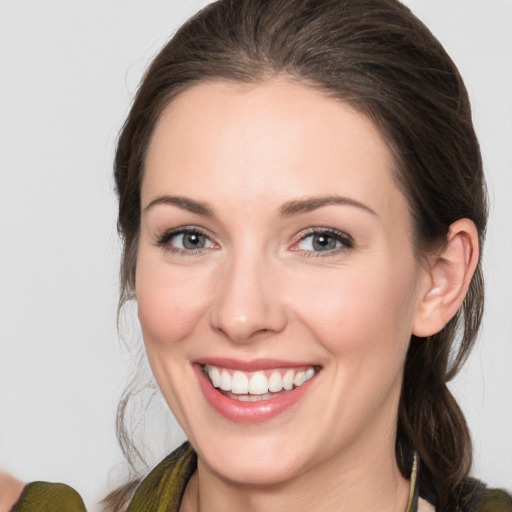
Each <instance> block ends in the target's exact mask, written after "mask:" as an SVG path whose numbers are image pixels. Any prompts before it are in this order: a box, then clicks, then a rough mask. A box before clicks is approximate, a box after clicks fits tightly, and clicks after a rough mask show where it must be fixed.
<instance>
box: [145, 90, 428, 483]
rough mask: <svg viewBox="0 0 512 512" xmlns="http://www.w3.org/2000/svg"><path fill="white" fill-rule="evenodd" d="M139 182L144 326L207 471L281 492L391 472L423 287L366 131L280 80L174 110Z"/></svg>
mask: <svg viewBox="0 0 512 512" xmlns="http://www.w3.org/2000/svg"><path fill="white" fill-rule="evenodd" d="M146 164H147V165H146V170H145V175H144V179H143V184H142V220H141V230H140V241H139V247H138V260H137V270H136V295H137V302H138V308H139V319H140V323H141V326H142V331H143V335H144V341H145V345H146V350H147V353H148V357H149V361H150V363H151V367H152V370H153V372H154V375H155V378H156V380H157V382H158V385H159V387H160V389H161V391H162V393H163V395H164V397H165V399H166V400H167V402H168V404H169V406H170V408H171V410H172V412H173V413H174V415H175V416H176V418H177V419H178V421H179V422H180V424H181V426H182V427H183V429H184V431H185V434H186V435H187V437H188V439H189V440H190V441H191V443H192V444H193V446H194V448H195V449H196V450H197V451H198V454H199V456H200V461H201V463H204V465H205V467H208V468H209V469H210V470H212V471H213V472H215V473H216V474H218V475H221V476H222V477H224V478H227V479H228V480H231V481H237V482H249V483H270V482H272V483H277V482H281V481H285V480H286V479H288V478H292V477H294V476H297V475H300V474H304V473H306V472H308V471H310V470H314V469H319V468H326V467H327V466H329V465H332V464H335V465H336V464H343V463H345V462H347V461H352V462H353V461H356V460H360V459H361V457H364V456H371V454H372V453H381V452H382V450H385V451H386V453H388V454H389V456H390V457H392V456H393V455H392V454H393V453H394V452H393V450H394V439H395V427H396V416H397V407H398V401H399V395H400V388H401V383H402V369H403V366H404V361H405V356H406V351H407V348H408V343H409V339H410V335H411V330H412V324H413V321H414V318H415V314H416V311H417V309H418V306H419V303H420V300H421V298H422V297H423V296H424V294H425V292H426V286H428V283H427V281H428V280H427V279H426V276H425V272H424V271H423V270H422V269H421V267H420V266H419V265H418V263H417V261H416V259H415V257H414V251H413V247H412V236H411V219H410V215H409V213H408V207H407V202H406V200H405V198H404V196H403V194H402V193H401V192H400V190H399V189H398V188H397V186H396V185H395V183H394V181H393V178H392V167H393V162H392V159H391V156H390V152H389V150H388V148H387V147H386V144H385V142H384V140H383V138H382V137H381V136H380V134H379V132H378V131H377V129H376V128H375V126H373V124H372V123H371V122H370V121H369V120H368V119H367V118H365V117H364V116H362V115H361V114H359V113H357V112H356V111H355V110H353V109H352V108H350V107H349V106H347V105H346V104H343V103H341V102H339V101H336V100H334V99H331V98H327V97H326V96H323V95H321V94H320V93H319V92H317V91H314V90H312V89H309V88H307V87H305V86H301V85H297V84H292V83H290V82H287V81H284V80H274V81H269V82H267V83H264V84H259V85H237V84H230V83H207V84H202V85H197V86H195V87H193V88H191V89H189V90H188V91H187V92H184V93H182V94H181V95H180V96H179V97H178V98H177V99H176V100H175V101H173V102H172V103H171V104H170V105H169V106H168V107H167V109H166V110H165V111H164V113H163V115H162V117H161V119H160V120H159V123H158V124H157V127H156V129H155V133H154V135H153V138H152V141H151V144H150V147H149V151H148V154H147V161H146ZM207 374H209V376H208V375H207ZM335 467H336V466H335Z"/></svg>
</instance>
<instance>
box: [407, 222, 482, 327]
mask: <svg viewBox="0 0 512 512" xmlns="http://www.w3.org/2000/svg"><path fill="white" fill-rule="evenodd" d="M478 259H479V244H478V232H477V229H476V226H475V224H474V222H473V221H471V220H469V219H459V220H457V221H456V222H454V223H453V224H452V225H451V226H450V229H449V231H448V235H447V242H446V245H445V246H444V247H443V248H442V250H441V251H440V252H439V253H436V254H434V255H432V256H430V257H429V264H428V269H427V272H428V279H427V280H426V281H425V282H426V285H425V287H426V289H425V287H424V289H423V290H421V291H420V293H422V294H423V296H422V297H420V302H419V304H418V307H417V309H416V311H415V315H414V318H413V325H412V334H414V335H415V336H419V337H427V336H432V335H433V334H436V333H438V332H439V331H441V330H442V329H443V328H444V326H445V325H446V324H447V323H448V322H449V321H450V320H451V319H452V318H453V317H454V316H455V314H456V313H457V311H458V309H459V308H460V306H461V305H462V302H463V300H464V297H465V296H466V293H467V291H468V288H469V284H470V283H471V279H472V277H473V274H474V272H475V269H476V266H477V264H478Z"/></svg>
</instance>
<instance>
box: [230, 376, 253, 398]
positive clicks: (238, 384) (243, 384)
mask: <svg viewBox="0 0 512 512" xmlns="http://www.w3.org/2000/svg"><path fill="white" fill-rule="evenodd" d="M231 391H232V392H233V393H235V394H237V395H246V394H247V393H248V392H249V379H248V378H247V375H245V373H244V372H235V373H234V374H233V380H232V382H231Z"/></svg>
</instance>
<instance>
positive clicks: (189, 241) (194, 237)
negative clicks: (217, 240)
mask: <svg viewBox="0 0 512 512" xmlns="http://www.w3.org/2000/svg"><path fill="white" fill-rule="evenodd" d="M204 244H205V237H204V236H203V235H201V234H199V233H186V234H185V235H184V236H183V247H185V249H201V248H202V247H204Z"/></svg>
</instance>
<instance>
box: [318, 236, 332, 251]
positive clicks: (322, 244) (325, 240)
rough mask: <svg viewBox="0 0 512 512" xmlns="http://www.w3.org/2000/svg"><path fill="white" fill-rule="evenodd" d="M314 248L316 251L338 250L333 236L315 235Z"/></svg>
mask: <svg viewBox="0 0 512 512" xmlns="http://www.w3.org/2000/svg"><path fill="white" fill-rule="evenodd" d="M313 248H314V249H315V250H316V251H328V250H331V249H336V240H335V239H334V238H333V237H332V236H327V235H315V236H314V237H313Z"/></svg>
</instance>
